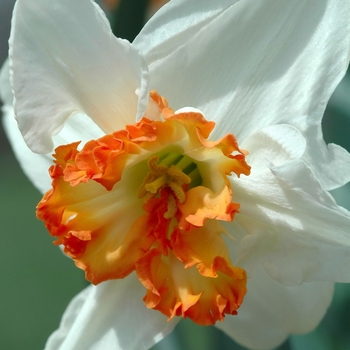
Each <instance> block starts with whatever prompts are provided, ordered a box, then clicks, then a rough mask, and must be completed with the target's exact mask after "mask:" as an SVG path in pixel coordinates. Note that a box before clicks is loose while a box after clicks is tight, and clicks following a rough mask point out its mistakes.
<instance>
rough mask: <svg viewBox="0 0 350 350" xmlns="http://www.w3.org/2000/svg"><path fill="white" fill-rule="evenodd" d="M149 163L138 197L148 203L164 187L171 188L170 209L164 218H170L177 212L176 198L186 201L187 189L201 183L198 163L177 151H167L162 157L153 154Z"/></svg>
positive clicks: (181, 201) (182, 201)
mask: <svg viewBox="0 0 350 350" xmlns="http://www.w3.org/2000/svg"><path fill="white" fill-rule="evenodd" d="M147 165H148V168H149V172H148V174H147V176H146V177H145V179H144V180H143V182H142V184H141V186H140V189H139V191H138V197H139V198H143V199H144V202H145V203H147V202H148V201H149V200H150V199H151V198H154V197H156V196H157V195H158V196H159V194H160V192H161V190H162V189H164V188H167V189H169V190H170V192H171V193H170V194H169V197H168V210H167V212H166V213H165V214H164V218H166V219H169V218H171V217H173V216H174V215H175V214H176V212H177V205H176V200H178V201H179V203H181V204H182V203H184V202H185V200H186V191H185V189H186V188H190V187H194V186H198V185H200V184H201V182H202V178H201V176H200V174H199V171H198V168H197V165H196V164H195V163H194V162H193V161H192V159H191V158H189V157H187V156H186V155H182V154H180V153H177V152H171V153H166V154H165V155H164V156H162V158H159V157H158V156H152V157H150V158H149V160H148V162H147ZM189 186H190V187H189Z"/></svg>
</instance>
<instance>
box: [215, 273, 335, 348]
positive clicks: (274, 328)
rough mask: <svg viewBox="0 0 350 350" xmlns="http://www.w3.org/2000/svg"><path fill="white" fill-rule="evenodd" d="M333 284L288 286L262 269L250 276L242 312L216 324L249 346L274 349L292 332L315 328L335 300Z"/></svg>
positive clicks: (298, 332) (302, 331)
mask: <svg viewBox="0 0 350 350" xmlns="http://www.w3.org/2000/svg"><path fill="white" fill-rule="evenodd" d="M333 289H334V288H333V284H331V283H327V282H312V283H303V284H302V285H300V286H294V287H287V286H284V285H282V284H279V283H278V282H276V281H274V280H272V279H270V278H269V276H267V275H266V273H264V271H263V269H260V270H259V271H258V273H257V274H256V275H255V276H254V278H252V279H249V280H248V293H247V295H246V297H245V300H244V301H243V304H242V306H241V307H240V309H239V310H238V315H237V316H233V317H226V318H225V320H224V322H222V323H219V322H218V323H217V324H216V326H217V327H218V328H219V329H221V330H223V331H224V332H225V333H226V334H227V335H229V336H230V337H232V338H233V339H234V340H235V341H237V342H238V343H240V344H242V345H243V346H246V347H248V348H249V349H271V348H274V347H276V346H278V345H279V344H281V343H282V342H283V341H284V340H285V339H286V338H287V337H288V335H289V334H302V333H307V332H310V331H311V330H313V329H314V328H315V327H316V326H317V325H318V323H319V322H320V321H321V319H322V317H323V316H324V314H325V312H326V310H327V308H328V306H329V305H330V303H331V300H332V295H333Z"/></svg>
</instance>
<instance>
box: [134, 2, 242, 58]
mask: <svg viewBox="0 0 350 350" xmlns="http://www.w3.org/2000/svg"><path fill="white" fill-rule="evenodd" d="M237 1H238V0H221V1H212V0H192V1H188V0H177V1H174V0H173V1H170V2H168V3H167V4H165V5H164V6H162V7H161V8H160V10H159V11H158V12H157V13H156V15H155V16H153V17H152V18H151V19H150V20H149V21H148V22H147V23H146V25H145V26H144V27H143V28H142V30H141V32H140V34H139V35H138V36H137V37H136V38H135V40H134V41H133V45H134V46H136V47H137V48H138V49H139V50H140V51H141V52H142V54H143V55H144V56H145V58H146V59H147V63H148V64H150V63H154V62H156V61H157V60H158V59H162V58H164V57H166V56H168V55H169V54H171V53H172V52H173V51H174V50H176V49H177V48H178V47H179V44H180V45H182V44H183V43H185V42H186V41H187V40H188V38H189V36H192V35H193V34H194V33H196V32H197V31H199V30H201V29H202V28H204V27H205V26H207V25H208V23H210V21H212V20H213V19H214V18H216V17H218V16H219V15H220V14H221V13H222V12H223V11H225V9H227V8H228V7H230V6H232V5H233V4H234V3H235V2H237Z"/></svg>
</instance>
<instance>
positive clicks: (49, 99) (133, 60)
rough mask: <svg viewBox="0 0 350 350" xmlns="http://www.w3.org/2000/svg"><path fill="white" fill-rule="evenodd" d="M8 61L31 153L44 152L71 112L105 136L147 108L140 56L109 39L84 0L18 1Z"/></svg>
mask: <svg viewBox="0 0 350 350" xmlns="http://www.w3.org/2000/svg"><path fill="white" fill-rule="evenodd" d="M10 59H11V63H10V66H11V68H12V71H13V75H12V84H13V89H14V93H15V112H16V116H17V118H18V122H19V128H20V130H21V131H22V134H23V135H24V138H25V139H26V142H27V144H28V145H29V147H30V148H31V149H32V150H33V151H35V152H40V153H46V152H50V151H51V150H52V147H53V145H52V142H51V135H52V134H56V133H57V132H59V130H60V129H61V128H62V126H63V124H64V122H65V120H66V119H67V118H68V117H69V116H70V115H72V114H74V113H77V112H84V113H85V114H87V115H88V116H89V117H91V118H92V119H93V120H94V122H95V123H96V124H97V125H98V126H99V127H100V128H101V129H102V130H103V131H104V132H106V133H110V132H112V131H115V130H118V129H120V128H123V127H124V126H125V124H126V123H132V122H134V120H135V117H136V115H137V113H140V114H142V113H143V111H144V109H145V107H146V104H147V102H148V91H147V89H148V86H147V79H148V71H147V66H146V64H145V62H144V60H143V58H142V57H141V56H140V55H139V53H138V52H137V50H136V49H134V48H133V47H132V46H131V44H130V43H129V42H127V41H126V40H121V39H117V38H115V37H114V36H113V34H112V32H111V29H110V26H109V23H108V21H107V19H106V17H105V15H104V14H103V12H102V10H101V9H100V8H99V7H98V6H97V5H96V4H95V3H94V2H93V1H90V0H75V1H70V0H61V1H59V2H55V3H54V4H53V3H52V1H50V0H32V1H26V0H19V1H17V3H16V6H15V10H14V16H13V21H12V32H11V38H10ZM136 89H140V97H139V101H138V97H137V96H136V94H135V90H136ZM138 103H139V109H140V110H139V111H137V108H138ZM82 128H83V127H82Z"/></svg>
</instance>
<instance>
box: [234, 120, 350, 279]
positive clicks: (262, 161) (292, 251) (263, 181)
mask: <svg viewBox="0 0 350 350" xmlns="http://www.w3.org/2000/svg"><path fill="white" fill-rule="evenodd" d="M283 129H284V131H283ZM264 134H265V137H263V135H264ZM259 135H260V136H259ZM293 135H294V136H293ZM299 136H301V135H300V134H299ZM300 144H301V141H300V140H299V141H298V138H297V134H295V129H293V128H292V127H291V126H289V127H288V126H282V125H280V126H273V127H269V128H266V129H264V130H263V131H261V132H260V133H257V134H254V135H251V137H250V138H249V139H248V140H247V141H246V143H244V144H243V148H244V147H245V146H248V145H249V146H250V149H251V150H252V153H251V154H252V156H251V158H250V156H248V157H247V161H248V163H250V160H251V165H252V173H251V175H249V176H247V177H243V176H242V177H241V178H239V179H235V178H234V177H233V178H232V188H233V193H234V195H233V198H234V201H237V202H239V203H240V213H239V214H237V215H236V217H235V220H234V225H232V227H231V230H232V231H235V232H238V231H239V235H240V243H239V251H238V253H237V251H235V252H232V254H238V260H237V264H238V265H239V266H241V267H243V268H245V269H246V270H247V271H248V274H249V275H251V276H253V275H254V272H255V270H256V269H257V268H258V267H259V265H260V264H262V265H263V266H264V267H265V270H266V271H267V273H268V274H269V275H270V276H271V277H272V278H273V279H276V280H278V281H280V282H281V283H284V284H286V285H296V284H300V283H302V282H305V281H331V282H350V234H349V232H350V213H349V212H348V211H347V210H345V209H344V208H341V207H338V206H337V204H336V203H335V202H334V200H333V198H332V197H331V196H330V195H329V193H328V192H326V191H325V190H324V189H323V188H322V186H321V185H320V183H319V182H318V180H317V178H315V176H314V174H313V173H312V171H311V170H310V168H309V167H308V166H307V165H306V164H305V163H304V162H303V161H302V160H301V159H299V158H300V157H301V156H302V154H303V153H302V152H300V151H298V148H300ZM301 151H302V149H301ZM261 155H263V156H261ZM276 155H277V156H276ZM278 155H279V156H278ZM283 157H284V159H283ZM227 226H229V225H227ZM237 227H239V229H238V230H237ZM235 232H233V233H232V234H233V235H234V234H235ZM244 235H245V236H244ZM231 243H232V244H231V245H234V243H235V242H231ZM235 249H236V248H235Z"/></svg>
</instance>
